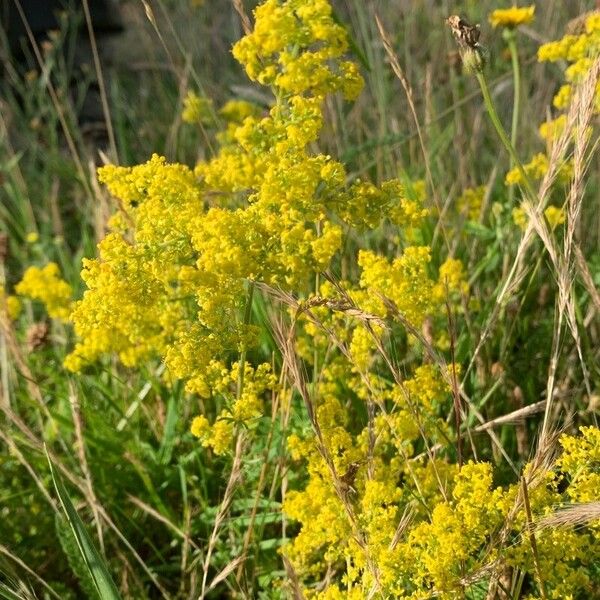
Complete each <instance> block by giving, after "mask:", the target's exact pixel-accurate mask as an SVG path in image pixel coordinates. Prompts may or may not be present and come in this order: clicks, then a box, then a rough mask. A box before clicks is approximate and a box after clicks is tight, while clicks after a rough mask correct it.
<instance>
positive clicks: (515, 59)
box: [505, 29, 521, 205]
mask: <svg viewBox="0 0 600 600" xmlns="http://www.w3.org/2000/svg"><path fill="white" fill-rule="evenodd" d="M505 31H506V32H507V34H506V41H507V44H508V50H509V51H510V59H511V63H512V70H513V89H514V92H513V113H512V126H511V131H510V143H511V144H512V147H513V148H516V147H517V133H518V131H519V116H520V112H521V66H520V64H519V51H518V49H517V38H516V36H515V33H514V31H513V30H509V29H507V30H505ZM514 166H515V164H514V160H513V159H512V158H511V161H510V168H511V169H512V168H513V167H514ZM514 195H515V187H514V186H512V185H511V186H510V187H509V190H508V198H509V200H510V204H511V205H512V202H513V198H514Z"/></svg>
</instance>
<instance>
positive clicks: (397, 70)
mask: <svg viewBox="0 0 600 600" xmlns="http://www.w3.org/2000/svg"><path fill="white" fill-rule="evenodd" d="M375 22H376V23H377V29H378V30H379V35H380V36H381V40H382V41H383V47H384V48H385V52H386V54H387V56H388V58H389V61H390V64H391V66H392V71H394V74H395V75H396V77H397V78H398V80H399V81H400V83H401V85H402V89H403V90H404V93H405V94H406V99H407V101H408V107H409V109H410V112H411V115H412V117H413V120H414V122H415V127H416V129H417V137H418V139H419V145H420V146H421V152H422V153H423V160H424V161H425V171H426V174H427V183H428V184H429V189H430V192H431V194H432V196H433V201H434V203H435V207H436V209H437V211H438V214H439V215H441V214H443V207H442V203H441V201H440V198H439V194H438V191H437V189H438V186H436V185H435V182H434V181H433V175H432V174H431V165H430V161H429V153H428V152H427V147H426V146H425V139H424V137H423V132H422V131H421V124H420V122H419V117H418V115H417V109H416V107H415V101H414V97H413V91H412V87H411V85H410V83H409V81H408V79H407V78H406V75H405V74H404V71H403V69H402V67H401V66H400V60H399V59H398V56H397V55H396V53H395V52H394V46H393V44H392V42H391V40H390V37H389V35H388V34H387V32H386V31H385V29H384V27H383V24H382V23H381V21H380V19H379V16H378V15H375ZM438 228H439V229H440V230H441V232H442V236H443V238H444V244H445V245H446V247H447V248H449V247H450V243H449V241H448V237H447V235H446V231H445V229H444V225H443V222H442V219H440V220H439V221H438V225H437V226H436V233H437V231H438ZM435 238H436V235H435V234H434V239H435Z"/></svg>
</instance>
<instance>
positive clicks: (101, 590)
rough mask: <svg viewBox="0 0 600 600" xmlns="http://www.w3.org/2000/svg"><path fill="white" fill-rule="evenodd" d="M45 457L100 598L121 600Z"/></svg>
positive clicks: (65, 492)
mask: <svg viewBox="0 0 600 600" xmlns="http://www.w3.org/2000/svg"><path fill="white" fill-rule="evenodd" d="M46 458H47V459H48V464H49V465H50V473H51V475H52V481H53V483H54V488H55V489H56V493H57V495H58V498H59V500H60V503H61V505H62V507H63V510H64V512H65V516H66V517H67V521H68V522H69V525H70V526H71V531H72V533H73V537H74V538H75V541H76V542H77V547H78V548H79V551H80V552H81V556H82V557H83V560H84V562H85V565H86V567H87V569H88V571H89V573H90V576H91V578H92V580H93V582H94V584H95V586H96V589H97V591H98V595H99V597H100V599H101V600H121V595H120V594H119V591H118V590H117V587H116V586H115V584H114V582H113V580H112V577H111V576H110V573H109V571H108V568H107V566H106V564H105V563H104V561H103V560H102V557H101V556H100V554H99V553H98V550H96V547H95V546H94V544H93V543H92V540H91V538H90V536H89V534H88V532H87V531H86V529H85V526H84V524H83V521H82V520H81V519H80V518H79V515H78V514H77V511H76V510H75V507H74V506H73V503H72V502H71V499H70V498H69V494H68V493H67V490H66V489H65V487H64V485H63V483H62V481H61V479H60V476H59V475H58V473H57V472H56V470H55V469H54V465H53V464H52V461H51V460H50V456H49V455H48V452H46Z"/></svg>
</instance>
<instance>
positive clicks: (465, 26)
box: [446, 15, 481, 50]
mask: <svg viewBox="0 0 600 600" xmlns="http://www.w3.org/2000/svg"><path fill="white" fill-rule="evenodd" d="M446 24H447V25H448V26H449V27H450V29H451V30H452V34H453V35H454V37H455V38H456V41H457V42H458V45H459V46H460V48H461V50H465V49H467V48H476V47H478V46H479V36H480V35H481V30H480V29H479V25H470V24H469V23H468V22H467V21H465V19H463V18H461V17H459V16H458V15H452V16H450V17H448V18H447V19H446Z"/></svg>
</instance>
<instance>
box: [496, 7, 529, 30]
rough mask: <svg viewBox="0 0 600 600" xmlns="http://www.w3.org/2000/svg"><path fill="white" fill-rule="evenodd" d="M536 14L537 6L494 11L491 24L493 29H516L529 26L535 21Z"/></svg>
mask: <svg viewBox="0 0 600 600" xmlns="http://www.w3.org/2000/svg"><path fill="white" fill-rule="evenodd" d="M534 13H535V5H531V6H527V7H522V8H519V7H517V6H513V7H511V8H504V9H498V10H494V11H493V12H492V13H491V14H490V23H491V25H492V27H508V28H511V29H512V28H515V27H518V26H519V25H527V24H529V23H531V21H533V14H534Z"/></svg>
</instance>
